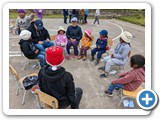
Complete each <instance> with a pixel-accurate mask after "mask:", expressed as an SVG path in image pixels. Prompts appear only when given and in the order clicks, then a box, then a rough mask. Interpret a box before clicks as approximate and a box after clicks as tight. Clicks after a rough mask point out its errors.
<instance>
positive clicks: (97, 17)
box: [93, 16, 99, 25]
mask: <svg viewBox="0 0 160 120" xmlns="http://www.w3.org/2000/svg"><path fill="white" fill-rule="evenodd" d="M96 22H98V25H99V16H96V17H95V20H94V23H93V24H95V23H96Z"/></svg>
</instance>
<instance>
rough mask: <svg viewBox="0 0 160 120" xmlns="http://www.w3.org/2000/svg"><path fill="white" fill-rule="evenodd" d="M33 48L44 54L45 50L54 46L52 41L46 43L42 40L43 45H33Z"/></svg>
mask: <svg viewBox="0 0 160 120" xmlns="http://www.w3.org/2000/svg"><path fill="white" fill-rule="evenodd" d="M35 46H36V48H37V49H38V50H39V51H41V52H45V48H48V47H51V46H54V43H53V42H52V41H49V42H46V40H43V44H35Z"/></svg>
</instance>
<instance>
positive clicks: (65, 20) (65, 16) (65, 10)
mask: <svg viewBox="0 0 160 120" xmlns="http://www.w3.org/2000/svg"><path fill="white" fill-rule="evenodd" d="M63 16H64V24H67V17H68V9H63Z"/></svg>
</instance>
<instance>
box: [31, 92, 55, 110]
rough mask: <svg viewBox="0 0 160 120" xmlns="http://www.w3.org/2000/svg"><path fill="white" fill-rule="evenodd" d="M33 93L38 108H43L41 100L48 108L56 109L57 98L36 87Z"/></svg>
mask: <svg viewBox="0 0 160 120" xmlns="http://www.w3.org/2000/svg"><path fill="white" fill-rule="evenodd" d="M34 93H35V95H36V97H37V101H38V105H39V107H40V109H42V108H43V107H42V104H41V102H42V103H44V104H45V105H47V106H48V107H49V108H52V109H58V100H57V99H56V98H55V97H52V96H50V95H48V94H46V93H44V92H42V91H40V90H38V89H36V90H35V91H34Z"/></svg>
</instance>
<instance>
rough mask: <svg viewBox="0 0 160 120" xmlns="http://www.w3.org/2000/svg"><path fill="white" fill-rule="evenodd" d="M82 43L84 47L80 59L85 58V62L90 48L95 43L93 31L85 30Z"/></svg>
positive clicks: (81, 49)
mask: <svg viewBox="0 0 160 120" xmlns="http://www.w3.org/2000/svg"><path fill="white" fill-rule="evenodd" d="M81 41H82V46H81V47H80V56H79V57H78V59H82V58H83V60H86V56H87V50H88V49H89V48H90V46H91V44H92V41H93V36H92V31H91V30H85V31H84V36H83V38H82V40H81ZM83 55H84V56H83Z"/></svg>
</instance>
